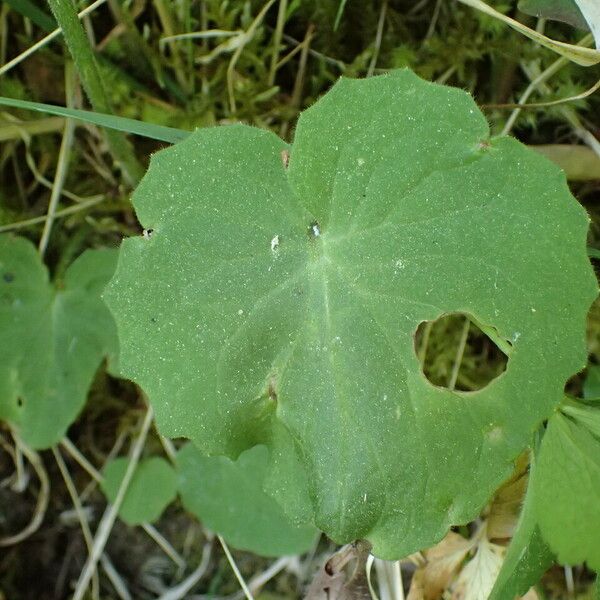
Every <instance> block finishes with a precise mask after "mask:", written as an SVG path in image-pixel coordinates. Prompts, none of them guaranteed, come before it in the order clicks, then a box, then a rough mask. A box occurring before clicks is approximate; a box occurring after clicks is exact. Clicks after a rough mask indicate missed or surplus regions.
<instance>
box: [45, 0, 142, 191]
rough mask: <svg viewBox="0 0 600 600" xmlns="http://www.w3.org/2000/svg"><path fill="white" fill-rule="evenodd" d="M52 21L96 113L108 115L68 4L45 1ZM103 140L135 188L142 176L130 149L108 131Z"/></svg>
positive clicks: (94, 66) (101, 88)
mask: <svg viewBox="0 0 600 600" xmlns="http://www.w3.org/2000/svg"><path fill="white" fill-rule="evenodd" d="M48 4H49V6H50V9H51V10H52V13H53V14H54V18H55V19H56V21H57V23H58V24H59V25H60V27H61V29H62V32H63V35H64V38H65V41H66V43H67V47H68V48H69V52H70V53H71V56H72V57H73V61H74V62H75V66H76V67H77V71H78V73H79V77H80V79H81V83H82V85H83V88H84V89H85V92H86V94H87V96H88V98H89V99H90V102H91V104H92V107H93V109H94V110H95V111H98V112H102V113H109V114H110V113H111V112H112V111H111V107H110V103H109V101H108V97H107V95H106V91H105V89H104V86H103V84H102V78H101V76H100V71H99V69H98V64H97V63H96V58H95V56H94V53H93V51H92V48H91V46H90V44H89V42H88V39H87V37H86V35H85V31H84V29H83V27H82V25H81V23H80V22H79V19H78V17H77V11H76V10H75V7H74V6H73V4H72V2H71V0H48ZM106 140H107V142H108V145H109V147H110V150H111V153H112V155H113V158H114V159H115V161H116V162H117V163H118V165H119V166H120V168H121V169H122V171H123V175H124V176H125V178H126V180H127V182H128V183H129V184H130V185H136V184H137V183H138V181H139V180H140V179H141V178H142V175H143V174H144V169H143V167H142V165H141V164H140V163H139V161H138V160H137V158H136V156H135V154H134V152H133V147H132V146H131V145H130V144H129V142H128V141H127V139H126V138H125V136H124V135H123V134H122V133H119V132H116V131H107V132H106Z"/></svg>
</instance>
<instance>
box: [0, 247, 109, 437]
mask: <svg viewBox="0 0 600 600" xmlns="http://www.w3.org/2000/svg"><path fill="white" fill-rule="evenodd" d="M116 259H117V252H116V251H114V250H88V251H87V252H85V253H84V254H82V255H81V256H80V257H79V258H78V259H77V260H76V261H75V262H74V263H73V264H72V265H71V266H70V267H69V268H68V269H67V272H66V274H65V277H64V280H63V281H60V282H56V284H55V285H52V284H51V283H50V282H49V280H48V272H47V270H46V267H45V266H44V264H43V263H42V262H41V261H40V258H39V256H38V253H37V251H36V249H35V247H34V246H33V245H32V244H31V242H29V241H28V240H26V239H24V238H18V237H13V236H10V235H2V236H0V418H2V419H5V420H7V421H9V422H11V423H12V424H13V425H15V426H16V427H17V429H18V430H19V432H20V434H21V436H22V437H23V439H24V441H25V442H26V443H28V444H29V445H31V446H33V447H35V448H47V447H48V446H51V445H52V444H55V443H56V442H57V441H58V440H60V438H61V437H62V436H63V435H64V433H65V431H66V429H67V427H68V426H69V425H70V424H71V423H72V421H73V420H74V419H75V417H76V416H77V414H78V413H79V411H80V410H81V408H82V407H83V405H84V403H85V400H86V397H87V393H88V389H89V386H90V384H91V382H92V379H93V377H94V374H95V373H96V370H97V369H98V367H99V366H100V363H101V361H102V359H103V358H104V357H105V356H108V357H110V358H111V359H113V360H114V359H115V358H116V356H117V352H118V340H117V332H116V328H115V323H114V321H113V318H112V315H111V314H110V312H109V311H108V309H107V308H106V306H105V305H104V302H103V301H102V300H101V298H100V293H101V291H102V289H103V288H104V286H105V285H106V282H107V281H108V280H109V279H110V277H111V276H112V274H113V271H114V268H115V264H116Z"/></svg>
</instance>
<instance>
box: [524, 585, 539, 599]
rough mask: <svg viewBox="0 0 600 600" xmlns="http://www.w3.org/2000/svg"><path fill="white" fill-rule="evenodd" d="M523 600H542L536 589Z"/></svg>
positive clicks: (529, 592)
mask: <svg viewBox="0 0 600 600" xmlns="http://www.w3.org/2000/svg"><path fill="white" fill-rule="evenodd" d="M521 600H540V597H539V596H538V593H537V592H536V591H535V588H531V589H530V590H529V591H528V592H527V593H526V594H525V595H524V596H521Z"/></svg>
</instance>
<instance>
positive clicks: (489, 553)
mask: <svg viewBox="0 0 600 600" xmlns="http://www.w3.org/2000/svg"><path fill="white" fill-rule="evenodd" d="M477 537H478V542H477V551H476V552H475V555H474V556H473V558H472V559H471V560H470V561H469V562H468V563H467V564H466V565H465V567H464V568H463V570H462V571H461V572H460V575H459V576H458V579H457V580H456V584H455V585H454V586H453V589H452V596H451V600H487V599H488V598H489V595H490V592H491V591H492V588H493V587H494V582H495V581H496V577H497V576H498V572H499V571H500V567H501V566H502V561H503V560H504V554H505V551H506V548H504V546H498V545H497V544H493V543H492V542H490V541H489V540H488V539H487V536H486V535H485V534H484V535H481V536H477Z"/></svg>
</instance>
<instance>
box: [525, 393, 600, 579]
mask: <svg viewBox="0 0 600 600" xmlns="http://www.w3.org/2000/svg"><path fill="white" fill-rule="evenodd" d="M581 411H583V412H584V416H583V417H582V416H581V414H575V415H572V414H571V413H572V411H570V412H568V411H567V410H565V413H566V414H563V413H562V412H557V413H555V414H554V415H553V416H552V418H551V419H550V420H549V422H548V428H547V430H546V433H545V435H544V438H543V440H542V445H541V449H540V454H539V461H538V467H537V474H536V478H535V489H534V491H535V495H534V506H535V514H536V518H537V521H538V523H539V525H540V529H541V532H542V535H543V536H544V538H545V540H546V541H547V542H548V544H549V546H550V547H551V548H552V550H553V551H554V552H555V553H556V555H557V557H558V560H559V562H561V563H563V564H569V565H574V564H578V563H582V562H584V561H585V562H587V563H588V565H589V566H590V567H591V568H593V569H595V570H598V569H600V510H599V507H600V438H598V437H597V432H598V431H599V430H600V409H599V408H597V407H584V406H583V405H582V408H581ZM567 414H568V415H569V416H567ZM569 417H571V418H569ZM595 434H596V435H595Z"/></svg>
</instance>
